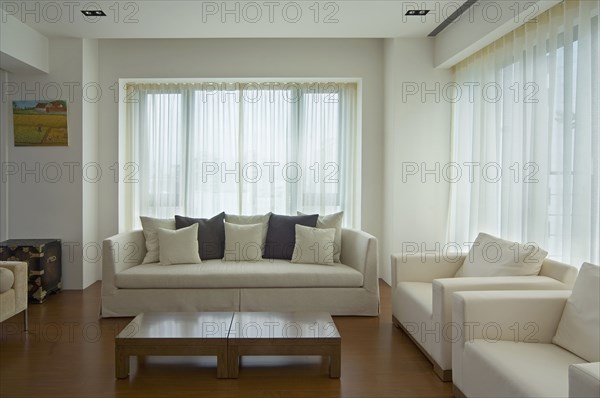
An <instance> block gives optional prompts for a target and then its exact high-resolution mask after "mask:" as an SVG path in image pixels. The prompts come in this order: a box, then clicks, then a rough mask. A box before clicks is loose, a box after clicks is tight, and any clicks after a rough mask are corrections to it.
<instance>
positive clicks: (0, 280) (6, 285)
mask: <svg viewBox="0 0 600 398" xmlns="http://www.w3.org/2000/svg"><path fill="white" fill-rule="evenodd" d="M14 282H15V275H14V274H13V273H12V271H11V270H9V269H8V268H3V267H0V293H4V292H6V291H8V290H10V289H11V288H12V286H13V283H14Z"/></svg>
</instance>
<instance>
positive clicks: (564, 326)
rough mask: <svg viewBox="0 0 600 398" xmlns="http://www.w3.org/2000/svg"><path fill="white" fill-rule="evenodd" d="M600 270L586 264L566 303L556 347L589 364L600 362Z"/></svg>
mask: <svg viewBox="0 0 600 398" xmlns="http://www.w3.org/2000/svg"><path fill="white" fill-rule="evenodd" d="M598 336H600V267H598V266H597V265H592V264H588V263H584V264H583V265H582V266H581V269H580V270H579V274H578V275H577V279H576V280H575V286H573V292H572V293H571V296H570V297H569V299H568V300H567V304H566V305H565V309H564V311H563V314H562V317H561V318H560V323H559V324H558V328H557V329H556V335H555V336H554V338H553V339H552V342H553V343H554V344H558V345H559V346H561V347H563V348H565V349H567V350H569V351H571V352H572V353H574V354H576V355H579V356H580V357H582V358H584V359H585V360H587V361H588V362H599V361H600V338H599V337H598Z"/></svg>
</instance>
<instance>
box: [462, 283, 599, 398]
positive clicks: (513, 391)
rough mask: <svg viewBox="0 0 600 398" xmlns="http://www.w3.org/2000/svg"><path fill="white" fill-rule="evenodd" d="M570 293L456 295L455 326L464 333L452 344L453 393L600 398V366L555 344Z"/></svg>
mask: <svg viewBox="0 0 600 398" xmlns="http://www.w3.org/2000/svg"><path fill="white" fill-rule="evenodd" d="M570 295H571V292H570V291H492V292H458V293H455V294H454V305H453V322H454V323H455V324H456V325H457V330H460V333H459V334H457V335H456V336H455V341H454V342H453V343H452V372H453V373H452V375H453V379H452V381H453V382H454V395H455V396H456V397H536V398H542V397H572V398H574V397H578V398H581V397H598V396H600V363H599V362H594V363H588V361H587V360H586V359H584V358H581V357H580V356H578V355H575V354H573V353H572V352H570V351H568V350H566V349H564V348H562V347H561V346H559V345H556V344H553V343H552V339H553V336H554V335H555V334H556V331H557V328H558V325H559V322H560V321H561V317H562V315H563V310H564V309H565V304H566V302H567V299H568V298H569V296H570ZM596 333H598V332H597V329H596ZM596 338H597V339H600V336H597V335H596Z"/></svg>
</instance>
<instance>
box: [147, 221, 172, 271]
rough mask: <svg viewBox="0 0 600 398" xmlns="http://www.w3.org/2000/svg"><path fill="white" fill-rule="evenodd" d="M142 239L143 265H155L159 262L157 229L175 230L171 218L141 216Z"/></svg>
mask: <svg viewBox="0 0 600 398" xmlns="http://www.w3.org/2000/svg"><path fill="white" fill-rule="evenodd" d="M140 221H141V222H142V229H143V230H144V239H145V240H146V256H145V257H144V260H143V261H142V262H143V263H144V264H148V263H155V262H157V261H158V260H159V248H158V234H157V233H156V229H157V228H164V229H175V220H174V219H173V218H154V217H145V216H141V217H140Z"/></svg>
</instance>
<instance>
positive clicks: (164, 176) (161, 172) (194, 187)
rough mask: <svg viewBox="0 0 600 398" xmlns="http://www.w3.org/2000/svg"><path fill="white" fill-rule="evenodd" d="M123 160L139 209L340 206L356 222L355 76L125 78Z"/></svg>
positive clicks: (132, 218)
mask: <svg viewBox="0 0 600 398" xmlns="http://www.w3.org/2000/svg"><path fill="white" fill-rule="evenodd" d="M128 91H129V92H128V98H134V99H135V100H133V101H129V103H128V104H127V123H128V124H127V134H128V138H129V140H128V141H129V142H130V145H129V149H128V151H126V152H127V153H128V155H127V156H128V159H127V160H128V161H131V162H135V163H136V164H137V165H138V167H139V183H138V184H134V186H127V187H124V188H126V189H129V190H130V195H128V196H127V197H128V200H127V202H128V203H127V205H126V208H127V209H126V211H125V213H124V215H123V216H124V217H125V218H126V220H125V226H126V227H128V228H135V227H137V226H139V221H138V218H139V216H140V215H148V216H155V217H172V216H173V215H174V214H182V215H188V216H197V217H211V216H213V215H215V214H217V213H219V212H221V211H225V212H228V213H234V214H262V213H266V212H268V211H273V212H276V213H280V214H295V213H296V211H303V212H319V213H321V214H325V213H331V212H335V211H341V210H343V211H344V212H345V217H344V218H345V220H344V223H345V225H347V226H354V227H358V225H357V224H356V223H357V221H358V213H357V212H358V210H357V205H356V204H357V203H359V201H358V200H356V198H357V197H358V195H359V187H360V178H359V176H360V171H359V170H358V168H359V167H360V162H359V160H358V159H359V146H358V142H359V140H358V133H359V132H358V127H357V123H358V120H357V85H356V83H252V82H245V83H189V84H180V83H172V84H168V83H144V84H137V83H135V84H134V83H130V84H129V85H128Z"/></svg>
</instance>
